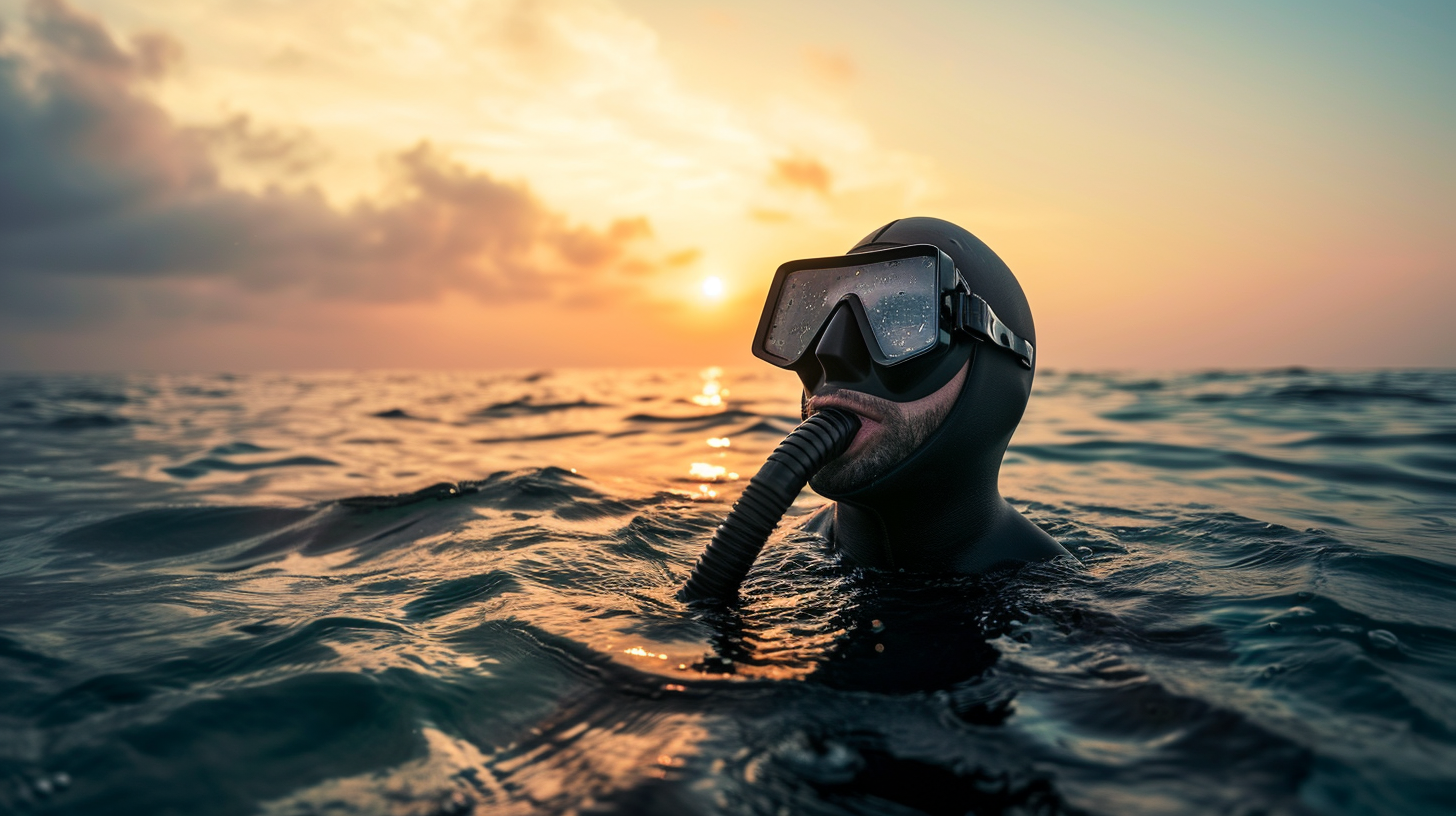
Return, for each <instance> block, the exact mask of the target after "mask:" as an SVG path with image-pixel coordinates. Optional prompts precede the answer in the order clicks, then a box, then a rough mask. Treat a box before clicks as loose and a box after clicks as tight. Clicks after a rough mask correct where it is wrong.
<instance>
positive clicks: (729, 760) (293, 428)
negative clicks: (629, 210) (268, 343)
mask: <svg viewBox="0 0 1456 816" xmlns="http://www.w3.org/2000/svg"><path fill="white" fill-rule="evenodd" d="M796 386H797V383H796V381H795V380H794V378H793V377H792V376H791V375H787V374H785V373H783V372H780V371H776V370H771V369H767V367H765V368H764V369H763V370H757V369H742V370H739V369H726V370H719V369H708V370H705V371H698V370H664V371H650V370H592V371H586V370H582V371H530V372H526V371H518V372H472V373H411V372H363V373H360V372H334V373H320V374H238V375H228V374H220V375H168V374H148V375H125V376H123V375H61V374H55V375H49V374H46V375H40V374H35V375H32V374H9V375H3V376H0V812H6V813H18V814H29V813H36V814H41V813H45V814H50V813H86V814H94V813H107V814H252V813H265V814H314V813H327V814H355V813H360V814H363V813H388V814H464V813H482V814H484V813H490V814H515V813H522V814H524V813H629V814H656V813H662V814H667V813H673V814H677V813H729V814H738V813H743V814H775V816H777V814H914V813H931V814H960V813H972V812H973V813H977V814H987V813H1106V814H1175V813H1190V814H1192V813H1197V814H1203V813H1231V814H1234V813H1236V814H1256V813H1266V814H1276V813H1322V814H1323V813H1336V814H1340V813H1343V814H1363V813H1450V812H1453V810H1456V372H1452V371H1363V372H1328V371H1306V370H1302V369H1288V370H1273V371H1247V372H1223V371H1209V372H1188V373H1174V374H1163V375H1152V374H1147V373H1137V374H1123V373H1081V372H1058V371H1047V372H1041V373H1039V374H1038V379H1037V382H1036V387H1035V391H1034V393H1033V395H1032V399H1031V405H1030V408H1029V409H1028V412H1027V415H1026V418H1025V419H1024V420H1023V422H1022V425H1021V428H1020V430H1019V431H1018V433H1017V435H1016V437H1015V439H1014V440H1013V442H1012V446H1011V449H1010V452H1009V453H1008V455H1007V457H1006V463H1005V466H1004V468H1003V470H1002V479H1001V483H1002V492H1003V494H1004V495H1006V497H1007V498H1008V500H1010V501H1011V503H1012V504H1014V505H1015V506H1016V507H1018V508H1019V509H1021V510H1022V511H1023V512H1024V513H1025V514H1026V515H1027V516H1028V517H1029V518H1030V519H1031V520H1033V521H1034V522H1035V523H1037V524H1038V525H1040V526H1041V527H1043V528H1044V529H1046V530H1047V531H1048V532H1049V533H1051V534H1052V535H1053V536H1054V537H1055V538H1057V539H1058V540H1060V541H1061V542H1062V543H1063V544H1064V545H1065V546H1066V547H1067V548H1068V549H1069V550H1070V551H1071V552H1072V553H1074V554H1075V560H1070V559H1068V560H1065V561H1062V562H1052V563H1045V564H1037V565H1032V566H1029V567H1027V568H1024V569H1021V570H1019V571H1015V572H1011V573H1005V574H998V575H994V576H990V577H961V576H948V575H917V574H907V573H880V572H874V571H867V570H864V569H859V568H854V567H852V566H851V565H848V564H844V563H841V562H839V561H837V560H836V559H835V557H834V556H833V554H832V553H830V552H828V551H826V549H825V547H824V546H823V541H822V540H820V539H818V538H816V537H815V536H813V535H811V534H809V533H807V532H803V531H799V530H797V529H795V527H794V524H793V522H794V521H795V518H796V517H802V516H804V515H806V514H808V513H810V512H812V511H813V510H814V509H815V508H817V507H819V506H821V505H822V504H823V503H824V500H823V499H821V498H819V497H817V496H815V495H813V493H812V492H810V491H806V492H805V494H804V495H802V496H801V497H800V499H799V500H798V502H797V503H796V504H795V506H794V508H793V509H792V510H791V517H790V518H788V519H786V522H785V524H783V525H781V526H780V528H779V530H778V531H777V532H776V533H775V535H774V537H773V538H772V539H771V540H770V542H769V545H768V547H767V548H766V549H765V552H764V555H763V556H762V557H761V558H760V560H759V562H758V564H757V566H756V567H755V568H754V570H753V572H752V573H751V574H750V576H749V579H748V581H747V583H746V584H745V586H744V589H743V596H742V603H741V605H739V606H737V607H731V608H725V609H717V610H712V609H708V610H702V609H698V610H693V609H687V608H685V607H684V606H683V605H682V604H681V603H679V602H678V601H676V600H675V598H674V593H675V591H676V590H677V588H678V587H679V586H680V585H681V583H682V581H683V580H684V579H685V578H686V576H687V573H688V571H689V569H690V568H691V566H692V563H693V561H694V559H695V558H696V557H697V555H698V553H699V552H700V551H701V550H702V548H703V546H704V545H705V544H706V543H707V541H708V540H709V538H710V537H711V536H712V533H713V530H714V528H715V526H716V525H717V524H718V523H719V521H720V520H721V519H722V517H723V515H724V514H725V513H726V512H727V510H728V508H729V507H730V506H731V503H732V501H733V499H734V498H735V497H736V496H737V495H738V493H739V492H740V491H741V490H742V487H743V485H744V484H745V483H746V481H747V479H748V478H749V477H750V476H751V475H752V474H753V472H754V471H755V469H756V468H757V467H758V465H759V464H760V463H761V462H762V461H763V460H764V458H765V457H766V456H767V454H768V453H769V452H770V451H771V450H772V449H773V447H774V446H775V445H776V444H777V443H778V441H779V440H780V439H782V438H783V436H784V434H786V433H787V432H788V431H789V430H791V429H792V428H793V427H794V426H795V425H796V424H797V422H798V392H797V387H796Z"/></svg>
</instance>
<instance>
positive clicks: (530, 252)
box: [0, 0, 1456, 370]
mask: <svg viewBox="0 0 1456 816" xmlns="http://www.w3.org/2000/svg"><path fill="white" fill-rule="evenodd" d="M1266 5H1267V4H1262V3H1253V2H1248V3H1231V4H1219V5H1218V6H1217V7H1216V8H1215V7H1212V6H1207V5H1203V4H1191V3H1190V4H1181V5H1178V6H1175V5H1173V4H1166V3H1152V2H1147V3H1129V2H1107V3H1101V4H1098V5H1097V7H1096V9H1095V10H1092V9H1091V8H1089V7H1088V6H1086V5H1074V4H1052V3H1025V4H999V3H998V4H993V3H961V2H954V3H953V2H913V3H905V4H899V5H897V6H896V7H895V11H894V12H893V13H891V12H888V11H886V10H885V8H886V7H884V6H882V5H871V4H868V3H860V4H851V3H794V4H784V3H767V2H762V3H760V2H743V3H734V4H714V3H695V2H682V1H680V0H679V1H677V2H666V0H661V1H659V0H623V2H606V0H600V1H599V0H539V2H529V1H524V0H523V1H522V2H468V1H467V0H451V1H450V2H445V1H443V0H442V2H439V3H430V4H420V3H405V2H370V3H363V2H359V3H345V2H337V0H291V1H290V2H282V1H281V0H279V1H278V2H267V1H265V0H247V1H246V2H244V0H148V1H147V2H145V3H143V2H117V0H72V2H70V3H62V2H60V1H59V0H39V1H38V2H17V1H16V0H0V21H3V32H4V33H3V38H0V54H3V55H4V60H5V62H4V71H3V73H0V83H3V87H0V93H3V94H4V97H3V98H0V144H4V145H5V146H6V152H7V154H8V155H9V161H8V163H7V162H5V161H0V181H3V182H4V184H0V219H3V220H0V367H4V368H12V369H13V368H40V369H49V368H66V369H123V370H131V369H143V370H156V369H164V370H165V369H203V370H212V369H234V370H236V369H272V368H338V367H348V368H371V367H390V368H395V367H432V368H474V367H497V366H509V367H517V366H531V367H537V366H573V365H614V364H615V365H632V366H640V365H653V364H659V363H660V364H674V365H676V364H755V365H756V364H757V363H754V362H753V361H752V359H751V357H750V356H749V354H748V343H749V340H750V338H751V335H752V331H753V327H754V325H755V321H756V318H757V311H758V309H759V307H760V305H761V303H762V297H763V291H764V289H765V287H766V285H767V281H768V279H769V277H770V275H771V274H772V272H773V269H774V268H775V267H776V266H777V265H778V264H779V263H781V262H783V261H785V260H788V259H791V258H794V257H803V256H811V255H812V256H818V255H830V254H837V253H839V252H843V251H844V250H845V249H847V248H848V247H849V246H850V245H851V244H853V243H854V241H856V240H857V239H858V238H859V237H861V236H862V235H863V234H865V233H867V232H869V231H871V230H872V229H874V228H876V227H878V226H879V225H881V224H882V223H884V222H886V221H888V220H890V219H893V218H897V217H902V216H906V215H935V216H939V217H943V218H947V219H950V220H953V221H956V222H958V223H960V224H962V225H963V226H965V227H966V228H968V229H970V230H971V231H972V232H974V233H976V234H977V235H978V236H979V237H981V238H982V239H983V240H985V241H986V242H987V243H988V244H990V245H991V247H992V248H993V249H995V250H996V251H997V252H998V253H999V254H1000V255H1001V256H1002V257H1003V258H1004V259H1005V260H1006V261H1007V262H1008V264H1009V265H1010V266H1011V268H1012V269H1013V270H1014V271H1015V272H1016V273H1017V275H1018V277H1019V278H1020V279H1021V281H1022V283H1023V285H1024V287H1025V289H1026V290H1027V293H1028V295H1029V297H1030V298H1031V302H1032V307H1033V309H1034V311H1035V314H1036V320H1037V329H1038V335H1039V340H1040V342H1039V357H1040V360H1041V362H1042V365H1043V366H1050V367H1055V368H1081V369H1091V368H1161V369H1169V368H1190V367H1200V368H1201V367H1251V366H1272V365H1290V364H1303V365H1313V366H1372V365H1401V366H1449V365H1456V329H1453V328H1452V325H1451V324H1452V322H1451V320H1450V319H1449V318H1447V317H1446V315H1445V311H1446V309H1447V308H1448V304H1450V303H1451V302H1452V300H1453V296H1456V229H1453V228H1452V226H1451V225H1452V224H1453V223H1456V154H1453V151H1452V150H1451V146H1452V145H1453V144H1456V56H1453V55H1456V13H1453V12H1451V11H1448V10H1446V9H1447V7H1446V6H1444V5H1442V4H1439V3H1415V2H1411V3H1406V4H1382V5H1381V6H1380V7H1375V6H1374V5H1373V4H1356V3H1326V2H1321V3H1312V2H1311V3H1304V4H1298V3H1287V4H1281V6H1280V7H1279V9H1277V10H1271V9H1269V8H1266ZM5 188H8V189H9V191H10V192H9V193H6V192H4V189H5ZM710 278H714V279H717V280H718V281H720V282H721V286H722V294H721V295H720V296H717V297H710V296H709V295H708V294H706V293H705V289H704V281H705V280H707V279H710Z"/></svg>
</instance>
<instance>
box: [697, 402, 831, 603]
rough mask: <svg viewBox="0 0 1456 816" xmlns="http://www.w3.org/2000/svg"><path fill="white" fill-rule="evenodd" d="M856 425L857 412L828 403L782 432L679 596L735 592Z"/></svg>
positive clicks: (706, 597) (720, 597) (723, 596)
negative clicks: (781, 438)
mask: <svg viewBox="0 0 1456 816" xmlns="http://www.w3.org/2000/svg"><path fill="white" fill-rule="evenodd" d="M859 426H860V420H859V417H858V416H855V415H854V414H852V413H850V412H848V411H841V410H838V409H836V408H828V409H825V410H823V411H820V412H818V413H816V414H814V415H813V416H811V417H809V418H808V419H806V420H804V421H803V423H801V424H800V425H799V427H797V428H795V429H794V430H793V431H792V432H791V433H790V434H789V435H788V436H786V437H784V441H783V442H780V443H779V446H778V447H777V448H775V449H774V452H773V453H771V454H769V457H768V461H767V462H764V464H763V467H762V468H759V471H758V473H756V474H754V476H753V478H752V479H750V480H749V482H748V487H746V488H744V490H743V495H742V496H741V497H740V498H739V499H738V501H737V502H735V503H734V504H733V509H732V510H731V511H730V512H729V513H728V517H727V518H725V519H724V520H723V523H722V524H720V525H718V530H717V532H715V533H714V534H713V540H712V541H711V542H709V544H708V548H707V549H706V550H703V554H702V555H701V556H699V558H698V563H697V564H696V565H695V566H694V567H693V574H692V576H691V577H690V578H688V582H687V583H686V584H684V585H683V588H682V589H681V590H679V591H678V594H677V597H678V600H680V601H683V602H685V603H693V602H695V601H728V600H731V599H732V598H733V597H734V596H736V595H737V594H738V587H739V585H741V584H742V583H743V579H744V577H745V576H747V575H748V570H749V568H751V567H752V566H753V562H754V561H755V560H756V559H757V558H758V554H759V552H760V551H762V550H763V545H764V542H766V541H767V540H768V537H769V534H770V533H772V532H773V530H774V527H776V526H777V525H778V523H779V519H781V518H783V517H784V513H786V512H787V511H788V509H789V505H791V504H793V503H794V499H796V498H798V496H799V492H800V491H802V490H803V489H804V485H806V484H808V483H809V477H811V476H813V475H814V474H815V473H818V472H819V469H820V468H822V467H824V466H825V465H827V464H829V463H830V462H831V461H833V460H834V459H836V458H838V457H839V455H840V454H842V453H844V451H845V449H847V448H848V447H849V443H850V442H852V441H853V440H854V435H855V434H856V433H858V432H859Z"/></svg>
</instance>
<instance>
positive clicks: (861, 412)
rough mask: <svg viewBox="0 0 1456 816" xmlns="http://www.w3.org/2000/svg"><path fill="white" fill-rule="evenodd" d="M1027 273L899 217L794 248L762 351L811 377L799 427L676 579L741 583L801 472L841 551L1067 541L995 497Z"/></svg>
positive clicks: (858, 558) (1000, 553)
mask: <svg viewBox="0 0 1456 816" xmlns="http://www.w3.org/2000/svg"><path fill="white" fill-rule="evenodd" d="M1035 342H1036V329H1035V327H1034V326H1033V323H1032V317H1031V307H1030V306H1029V304H1028V303H1027V301H1026V296H1025V294H1024V293H1023V292H1022V291H1021V285H1020V284H1019V283H1017V281H1016V277H1015V276H1014V275H1012V273H1011V270H1010V269H1009V268H1008V267H1007V266H1006V264H1005V263H1004V262H1003V261H1002V260H1001V259H1000V258H999V257H997V255H996V253H994V252H992V251H991V249H990V247H988V246H986V245H985V244H984V243H982V242H981V241H980V239H978V238H976V237H975V236H974V235H972V234H971V233H969V232H967V231H966V230H964V229H962V228H960V227H958V226H956V225H955V224H952V223H950V222H947V221H942V220H940V219H937V218H903V219H899V220H896V221H892V222H890V223H889V224H886V225H885V226H883V227H881V228H879V229H877V230H875V231H874V232H872V233H870V235H868V236H866V237H865V238H864V239H863V240H861V241H860V242H859V243H857V244H855V246H854V247H853V248H851V249H850V251H849V254H847V255H843V256H839V257H832V258H814V259H809V260H802V261H790V262H789V263H786V264H784V265H783V266H781V267H779V269H778V271H777V272H776V273H775V275H774V279H773V283H772V284H771V286H770V288H769V293H768V298H767V300H766V302H765V304H764V310H763V314H762V316H761V317H760V319H759V325H758V331H757V333H756V334H755V336H754V341H753V353H754V355H755V356H757V357H758V358H760V359H762V360H764V361H766V362H769V363H771V364H773V365H775V366H778V367H779V368H784V369H788V370H790V371H793V372H794V373H795V374H797V375H798V376H799V379H800V381H801V382H802V383H803V385H804V395H803V401H802V410H803V415H804V418H805V422H804V424H803V425H801V426H799V428H798V429H796V430H795V431H794V433H792V434H790V435H789V437H788V438H787V439H785V441H784V443H783V444H781V445H780V446H779V449H778V450H776V451H774V453H773V455H771V456H770V457H769V461H768V462H767V463H766V464H765V466H764V468H763V469H762V470H761V471H760V472H759V474H758V475H757V476H755V477H754V479H753V481H752V482H750V484H749V486H748V488H747V489H746V490H745V491H744V494H743V497H742V498H741V499H740V500H739V502H738V503H737V504H736V505H735V506H734V511H733V513H731V514H730V515H729V517H728V519H727V520H725V521H724V523H723V525H722V526H721V527H719V529H718V533H717V534H716V535H715V536H714V539H713V542H712V543H711V544H710V545H709V547H708V549H707V550H706V551H705V552H704V553H703V557H702V558H701V559H699V561H698V564H697V565H696V567H695V568H694V572H693V575H692V577H691V578H690V579H689V581H688V583H687V585H686V586H685V587H684V588H683V590H682V592H681V593H680V597H682V598H683V599H685V600H698V599H707V598H712V599H726V598H729V597H731V596H732V595H734V594H735V593H736V592H737V589H738V585H739V584H740V583H741V582H742V580H743V576H744V575H745V574H746V573H747V571H748V568H749V567H750V566H751V565H752V562H753V559H754V558H755V557H756V556H757V555H758V552H759V550H760V549H761V548H762V546H763V541H764V540H765V539H766V538H767V536H768V534H769V532H771V531H772V529H773V526H774V525H775V524H777V522H778V520H779V518H780V517H782V515H783V513H784V511H785V510H786V509H787V508H788V505H789V504H790V503H792V501H793V499H794V496H796V495H797V494H798V492H799V491H800V490H801V489H802V488H803V486H804V481H805V480H807V481H808V483H809V484H811V485H812V486H813V487H814V489H815V491H817V492H818V493H819V494H820V495H822V496H824V497H825V498H828V499H831V500H833V504H831V505H828V506H826V507H825V508H823V509H822V510H820V511H819V512H817V513H816V514H814V515H813V516H812V517H811V518H810V519H809V520H808V521H807V522H806V524H805V527H806V529H810V530H812V531H815V532H817V533H820V534H822V535H823V536H824V537H825V538H827V539H828V540H829V542H830V544H831V546H832V547H833V548H834V549H835V550H836V551H837V552H838V553H839V554H840V555H841V557H842V558H844V559H845V560H846V561H847V562H849V563H852V564H857V565H861V566H866V567H873V568H877V569H884V570H906V571H914V572H923V571H940V572H956V573H969V574H980V573H985V572H988V571H991V570H995V569H998V568H1002V567H1008V566H1014V565H1017V564H1021V563H1027V562H1031V561H1041V560H1046V559H1051V558H1055V557H1058V556H1063V555H1067V556H1070V553H1068V552H1067V550H1066V549H1065V548H1063V547H1062V546H1061V545H1060V544H1058V543H1057V542H1056V541H1055V540H1054V539H1053V538H1052V537H1051V536H1050V535H1048V534H1047V533H1046V532H1044V531H1043V530H1042V529H1041V528H1039V527H1037V526H1036V525H1035V524H1033V523H1031V522H1030V521H1029V520H1027V519H1026V517H1025V516H1023V515H1021V513H1020V512H1018V511H1017V510H1016V509H1015V508H1014V507H1012V506H1011V505H1010V504H1008V503H1007V502H1006V500H1005V499H1003V498H1002V497H1001V493H1000V490H999V488H998V484H997V481H998V477H999V474H1000V469H1001V459H1002V457H1003V455H1004V454H1005V453H1006V447H1007V445H1008V444H1009V443H1010V441H1011V434H1012V432H1013V431H1015V430H1016V425H1017V423H1019V422H1020V421H1021V416H1022V413H1023V412H1024V411H1025V409H1026V402H1027V398H1028V397H1029V396H1030V394H1031V383H1032V377H1033V375H1034V373H1035V370H1036V348H1035Z"/></svg>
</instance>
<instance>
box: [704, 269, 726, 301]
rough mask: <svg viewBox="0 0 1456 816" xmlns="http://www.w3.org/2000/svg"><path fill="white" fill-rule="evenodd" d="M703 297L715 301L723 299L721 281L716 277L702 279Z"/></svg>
mask: <svg viewBox="0 0 1456 816" xmlns="http://www.w3.org/2000/svg"><path fill="white" fill-rule="evenodd" d="M703 297H705V298H707V299H708V300H717V299H719V298H721V297H723V279H722V278H720V277H718V276H717V275H712V276H709V277H706V278H703Z"/></svg>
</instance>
